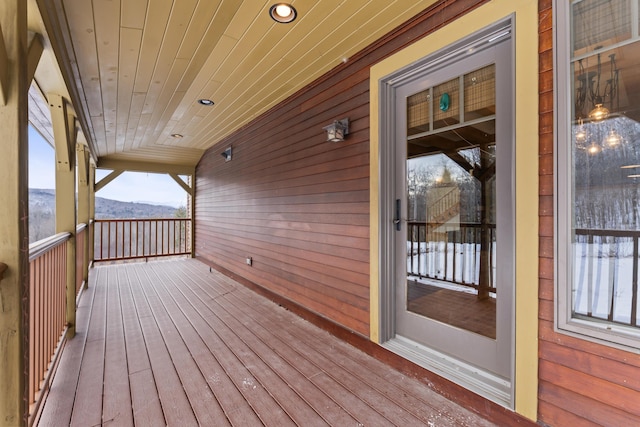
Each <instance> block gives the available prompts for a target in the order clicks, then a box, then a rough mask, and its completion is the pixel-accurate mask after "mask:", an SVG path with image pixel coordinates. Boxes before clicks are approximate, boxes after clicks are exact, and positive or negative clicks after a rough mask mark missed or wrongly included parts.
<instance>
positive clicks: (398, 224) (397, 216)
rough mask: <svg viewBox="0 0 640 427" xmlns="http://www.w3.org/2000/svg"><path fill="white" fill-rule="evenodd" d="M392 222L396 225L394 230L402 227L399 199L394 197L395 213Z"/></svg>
mask: <svg viewBox="0 0 640 427" xmlns="http://www.w3.org/2000/svg"><path fill="white" fill-rule="evenodd" d="M393 223H394V224H395V226H396V231H400V230H401V228H402V224H400V199H396V214H395V217H394V218H393Z"/></svg>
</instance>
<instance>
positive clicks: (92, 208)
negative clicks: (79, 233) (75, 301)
mask: <svg viewBox="0 0 640 427" xmlns="http://www.w3.org/2000/svg"><path fill="white" fill-rule="evenodd" d="M95 219H96V165H94V164H93V163H90V165H89V221H90V223H91V229H90V230H89V259H88V260H89V263H92V262H93V257H94V256H95V253H94V250H95V236H96V230H95V228H96V224H95V222H94V221H95ZM86 286H87V287H89V282H87V284H86Z"/></svg>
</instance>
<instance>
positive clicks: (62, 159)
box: [48, 93, 76, 338]
mask: <svg viewBox="0 0 640 427" xmlns="http://www.w3.org/2000/svg"><path fill="white" fill-rule="evenodd" d="M48 98H49V108H50V109H51V122H52V123H53V139H54V142H55V145H56V147H55V148H56V233H70V234H71V237H70V238H69V241H68V242H67V327H68V329H67V338H73V337H74V336H75V334H76V268H75V264H76V170H75V160H76V150H75V147H76V123H75V117H73V116H72V115H71V114H69V113H68V111H67V103H66V101H65V100H64V98H62V96H60V95H57V94H53V93H50V94H48Z"/></svg>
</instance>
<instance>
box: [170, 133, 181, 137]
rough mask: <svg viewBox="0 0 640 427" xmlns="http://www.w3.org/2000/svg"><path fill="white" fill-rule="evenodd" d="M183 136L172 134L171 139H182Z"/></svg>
mask: <svg viewBox="0 0 640 427" xmlns="http://www.w3.org/2000/svg"><path fill="white" fill-rule="evenodd" d="M183 136H184V135H181V134H179V133H172V134H171V138H182V137H183Z"/></svg>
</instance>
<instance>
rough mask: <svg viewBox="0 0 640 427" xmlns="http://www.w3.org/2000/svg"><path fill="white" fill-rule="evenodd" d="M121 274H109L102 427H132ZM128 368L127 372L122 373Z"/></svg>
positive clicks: (112, 271)
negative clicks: (120, 287)
mask: <svg viewBox="0 0 640 427" xmlns="http://www.w3.org/2000/svg"><path fill="white" fill-rule="evenodd" d="M119 273H120V270H115V269H114V270H109V274H108V276H107V282H106V287H107V322H106V340H105V352H104V382H103V392H102V425H115V426H122V427H128V426H133V413H132V411H131V394H130V387H129V372H128V370H127V369H126V366H127V354H126V349H125V339H124V337H125V335H124V324H123V320H122V305H121V303H120V290H119V285H120V280H121V278H120V277H119V276H120V274H119ZM123 368H125V369H123Z"/></svg>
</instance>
